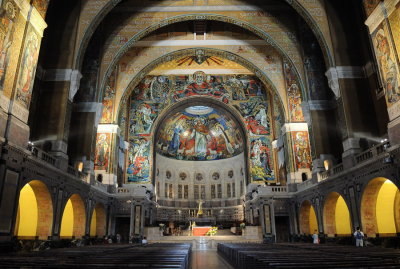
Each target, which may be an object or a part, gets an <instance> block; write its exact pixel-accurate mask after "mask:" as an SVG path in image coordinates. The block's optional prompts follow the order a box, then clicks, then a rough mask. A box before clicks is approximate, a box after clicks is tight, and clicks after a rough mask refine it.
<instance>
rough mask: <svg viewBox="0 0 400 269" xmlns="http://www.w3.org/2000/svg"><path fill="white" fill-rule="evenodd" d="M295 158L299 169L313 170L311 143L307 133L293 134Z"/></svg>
mask: <svg viewBox="0 0 400 269" xmlns="http://www.w3.org/2000/svg"><path fill="white" fill-rule="evenodd" d="M291 134H292V139H293V146H294V158H295V165H296V168H297V169H311V163H312V160H311V152H310V141H309V138H308V132H307V131H300V132H292V133H291Z"/></svg>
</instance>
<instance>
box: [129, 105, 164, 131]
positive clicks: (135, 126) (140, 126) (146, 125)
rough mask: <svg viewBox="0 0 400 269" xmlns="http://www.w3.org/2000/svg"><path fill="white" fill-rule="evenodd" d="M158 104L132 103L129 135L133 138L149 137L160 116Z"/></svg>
mask: <svg viewBox="0 0 400 269" xmlns="http://www.w3.org/2000/svg"><path fill="white" fill-rule="evenodd" d="M157 107H158V104H149V103H144V102H140V101H139V102H132V105H131V111H130V123H129V134H130V135H131V136H135V135H139V136H149V135H150V132H151V127H152V126H153V123H154V120H155V118H156V117H157V115H158V108H157Z"/></svg>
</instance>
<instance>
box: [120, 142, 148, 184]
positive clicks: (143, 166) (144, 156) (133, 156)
mask: <svg viewBox="0 0 400 269" xmlns="http://www.w3.org/2000/svg"><path fill="white" fill-rule="evenodd" d="M129 143H130V146H129V150H128V160H127V161H128V163H127V171H126V173H127V181H128V182H135V183H148V182H149V178H150V159H149V155H150V140H149V139H147V138H146V137H140V138H136V139H131V140H130V141H129Z"/></svg>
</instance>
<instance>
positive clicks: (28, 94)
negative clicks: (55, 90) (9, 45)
mask: <svg viewBox="0 0 400 269" xmlns="http://www.w3.org/2000/svg"><path fill="white" fill-rule="evenodd" d="M39 48H40V37H39V35H38V34H37V33H36V31H35V30H34V28H33V27H32V26H31V25H30V26H29V27H28V30H27V34H26V40H25V44H24V46H23V49H22V58H21V63H20V66H19V73H18V78H17V84H16V92H17V95H16V100H17V101H18V102H19V103H20V104H21V105H23V107H25V108H26V109H29V105H30V102H31V98H32V87H33V82H34V79H35V72H36V65H37V60H38V56H39Z"/></svg>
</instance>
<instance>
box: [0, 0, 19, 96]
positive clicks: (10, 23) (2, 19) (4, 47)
mask: <svg viewBox="0 0 400 269" xmlns="http://www.w3.org/2000/svg"><path fill="white" fill-rule="evenodd" d="M18 12H19V10H18V8H17V6H16V5H15V4H14V2H13V1H3V5H2V7H1V9H0V52H1V54H0V91H2V90H3V88H4V81H5V79H6V74H7V69H8V67H9V64H8V63H9V60H10V49H11V45H12V43H13V39H14V32H15V20H16V16H17V14H18Z"/></svg>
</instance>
